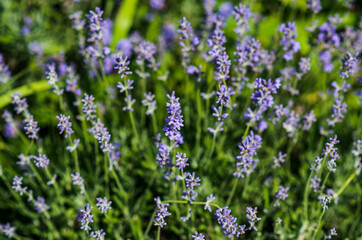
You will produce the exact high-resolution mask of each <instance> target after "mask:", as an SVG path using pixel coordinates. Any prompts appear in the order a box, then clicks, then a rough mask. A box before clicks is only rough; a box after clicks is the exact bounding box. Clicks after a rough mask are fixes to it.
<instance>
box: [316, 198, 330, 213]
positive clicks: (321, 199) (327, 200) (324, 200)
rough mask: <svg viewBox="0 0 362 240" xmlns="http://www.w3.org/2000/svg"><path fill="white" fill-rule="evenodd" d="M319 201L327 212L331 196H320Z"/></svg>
mask: <svg viewBox="0 0 362 240" xmlns="http://www.w3.org/2000/svg"><path fill="white" fill-rule="evenodd" d="M318 199H319V201H320V202H321V205H322V207H323V209H324V210H327V209H328V205H327V204H328V203H330V202H331V196H329V195H325V196H319V197H318Z"/></svg>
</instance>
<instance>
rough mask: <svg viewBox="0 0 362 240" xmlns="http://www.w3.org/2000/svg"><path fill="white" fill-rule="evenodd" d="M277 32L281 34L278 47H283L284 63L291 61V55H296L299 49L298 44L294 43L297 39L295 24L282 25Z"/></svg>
mask: <svg viewBox="0 0 362 240" xmlns="http://www.w3.org/2000/svg"><path fill="white" fill-rule="evenodd" d="M278 31H279V32H281V33H283V36H282V40H281V41H280V45H282V46H283V50H284V51H286V52H285V53H284V55H283V57H284V59H285V60H286V61H290V60H292V59H293V53H296V52H298V51H299V49H300V43H299V42H298V41H296V40H295V39H296V38H297V27H296V26H295V22H288V23H287V24H285V23H283V24H282V25H280V26H279V28H278Z"/></svg>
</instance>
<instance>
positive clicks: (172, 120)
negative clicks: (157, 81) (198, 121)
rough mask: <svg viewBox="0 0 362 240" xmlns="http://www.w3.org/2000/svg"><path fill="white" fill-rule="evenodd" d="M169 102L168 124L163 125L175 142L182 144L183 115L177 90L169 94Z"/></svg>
mask: <svg viewBox="0 0 362 240" xmlns="http://www.w3.org/2000/svg"><path fill="white" fill-rule="evenodd" d="M167 98H168V102H167V104H166V106H167V112H168V116H167V117H166V122H167V123H166V124H165V125H164V127H163V131H164V132H165V135H166V136H167V137H168V138H169V139H170V140H171V142H173V143H174V144H178V143H179V144H182V143H183V137H182V135H181V133H180V129H181V127H183V121H184V120H183V119H182V115H181V106H180V103H179V98H176V97H175V92H174V91H173V92H172V94H171V95H169V94H167Z"/></svg>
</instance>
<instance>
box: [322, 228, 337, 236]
mask: <svg viewBox="0 0 362 240" xmlns="http://www.w3.org/2000/svg"><path fill="white" fill-rule="evenodd" d="M337 235H338V234H337V231H336V228H331V229H329V231H328V234H325V233H323V238H324V239H332V236H337Z"/></svg>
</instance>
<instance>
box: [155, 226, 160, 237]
mask: <svg viewBox="0 0 362 240" xmlns="http://www.w3.org/2000/svg"><path fill="white" fill-rule="evenodd" d="M160 237H161V227H158V229H157V238H156V239H157V240H160Z"/></svg>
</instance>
